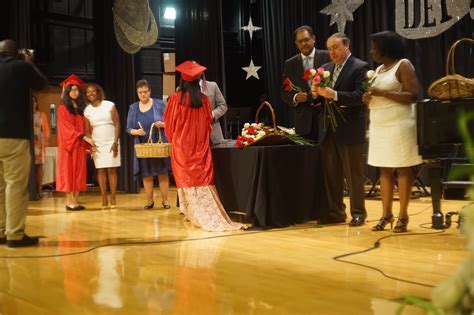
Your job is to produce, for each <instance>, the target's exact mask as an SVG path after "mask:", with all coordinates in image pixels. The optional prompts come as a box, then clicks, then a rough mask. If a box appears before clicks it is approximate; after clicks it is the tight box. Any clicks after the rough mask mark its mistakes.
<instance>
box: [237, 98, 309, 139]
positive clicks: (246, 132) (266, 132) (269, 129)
mask: <svg viewBox="0 0 474 315" xmlns="http://www.w3.org/2000/svg"><path fill="white" fill-rule="evenodd" d="M264 107H267V108H268V109H269V110H270V112H271V116H272V126H265V124H264V123H261V122H259V120H260V112H261V110H262V109H263V108H264ZM285 144H302V145H310V144H312V143H311V141H309V140H307V139H304V138H303V137H301V136H299V135H297V134H295V133H294V132H292V131H291V129H287V128H283V127H279V126H278V127H277V126H276V118H275V110H274V109H273V107H272V105H271V104H270V103H269V102H267V101H264V102H262V104H260V106H259V108H258V109H257V112H256V113H255V122H254V123H245V124H244V127H243V128H242V132H241V135H240V136H238V137H237V141H236V146H237V147H239V148H243V147H247V146H265V145H285Z"/></svg>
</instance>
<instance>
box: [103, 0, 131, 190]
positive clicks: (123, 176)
mask: <svg viewBox="0 0 474 315" xmlns="http://www.w3.org/2000/svg"><path fill="white" fill-rule="evenodd" d="M112 5H113V0H101V1H94V36H95V38H94V44H95V50H96V51H95V60H96V62H95V64H96V69H95V73H96V80H97V83H98V84H99V85H100V86H102V88H103V89H104V91H105V94H106V99H107V100H110V101H112V102H114V103H115V106H116V107H117V110H118V112H119V115H120V126H121V127H122V128H121V131H120V144H121V152H120V154H121V157H122V165H121V167H120V168H119V170H118V174H119V183H118V189H119V190H123V191H126V192H138V190H139V185H138V181H137V179H136V178H134V176H133V174H132V173H133V171H132V170H133V161H132V155H131V153H132V150H133V149H134V148H133V141H131V138H130V137H129V136H128V134H127V133H126V132H125V126H126V124H127V113H128V108H129V105H130V104H132V103H133V102H135V99H136V94H135V75H134V56H133V55H130V54H128V53H126V52H124V51H123V50H122V49H121V48H120V46H118V44H117V41H116V39H115V33H114V27H113V16H112Z"/></svg>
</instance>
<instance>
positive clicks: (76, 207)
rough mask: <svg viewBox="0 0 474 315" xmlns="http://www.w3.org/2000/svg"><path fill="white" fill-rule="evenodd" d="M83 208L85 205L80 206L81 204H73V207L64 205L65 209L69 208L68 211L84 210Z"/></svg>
mask: <svg viewBox="0 0 474 315" xmlns="http://www.w3.org/2000/svg"><path fill="white" fill-rule="evenodd" d="M85 208H86V207H84V206H81V205H78V206H75V207H69V206H66V210H69V211H80V210H84V209H85Z"/></svg>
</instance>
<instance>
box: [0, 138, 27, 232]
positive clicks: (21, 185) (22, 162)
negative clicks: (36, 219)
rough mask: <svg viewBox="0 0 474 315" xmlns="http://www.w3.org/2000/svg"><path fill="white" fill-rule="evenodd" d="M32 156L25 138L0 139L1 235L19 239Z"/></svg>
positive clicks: (23, 226)
mask: <svg viewBox="0 0 474 315" xmlns="http://www.w3.org/2000/svg"><path fill="white" fill-rule="evenodd" d="M31 163H32V158H31V155H30V142H29V141H28V140H26V139H4V138H2V139H0V237H2V238H3V237H5V236H6V238H7V239H8V240H21V239H22V238H23V235H24V230H25V219H26V210H27V208H28V179H29V174H30V166H31Z"/></svg>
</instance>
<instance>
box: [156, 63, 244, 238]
mask: <svg viewBox="0 0 474 315" xmlns="http://www.w3.org/2000/svg"><path fill="white" fill-rule="evenodd" d="M205 69H206V68H205V67H203V66H201V65H199V64H197V63H195V62H191V61H186V62H184V63H183V64H181V65H179V66H177V67H176V70H177V71H179V72H181V82H180V85H179V91H178V92H176V93H174V94H173V95H171V96H170V98H169V100H168V105H167V107H166V110H165V114H164V120H165V124H166V127H165V132H166V136H167V137H168V140H169V142H170V143H171V167H172V169H173V175H174V178H175V181H176V186H177V188H178V196H179V207H180V210H181V212H182V213H184V215H185V217H186V219H188V220H190V221H191V222H192V223H193V224H194V225H196V226H199V227H201V228H202V229H204V230H207V231H228V230H239V229H243V228H245V226H244V225H242V224H239V223H235V222H232V221H231V220H230V219H229V217H228V215H227V213H226V211H225V209H224V207H223V206H222V204H221V202H220V200H219V196H218V194H217V191H216V187H215V186H214V171H213V165H212V155H211V149H210V145H209V141H210V135H211V129H212V127H211V125H212V114H211V106H210V103H209V98H208V97H207V96H206V95H204V94H202V93H201V89H200V86H199V78H200V77H201V75H202V73H203V71H204V70H205ZM204 84H205V82H204Z"/></svg>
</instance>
